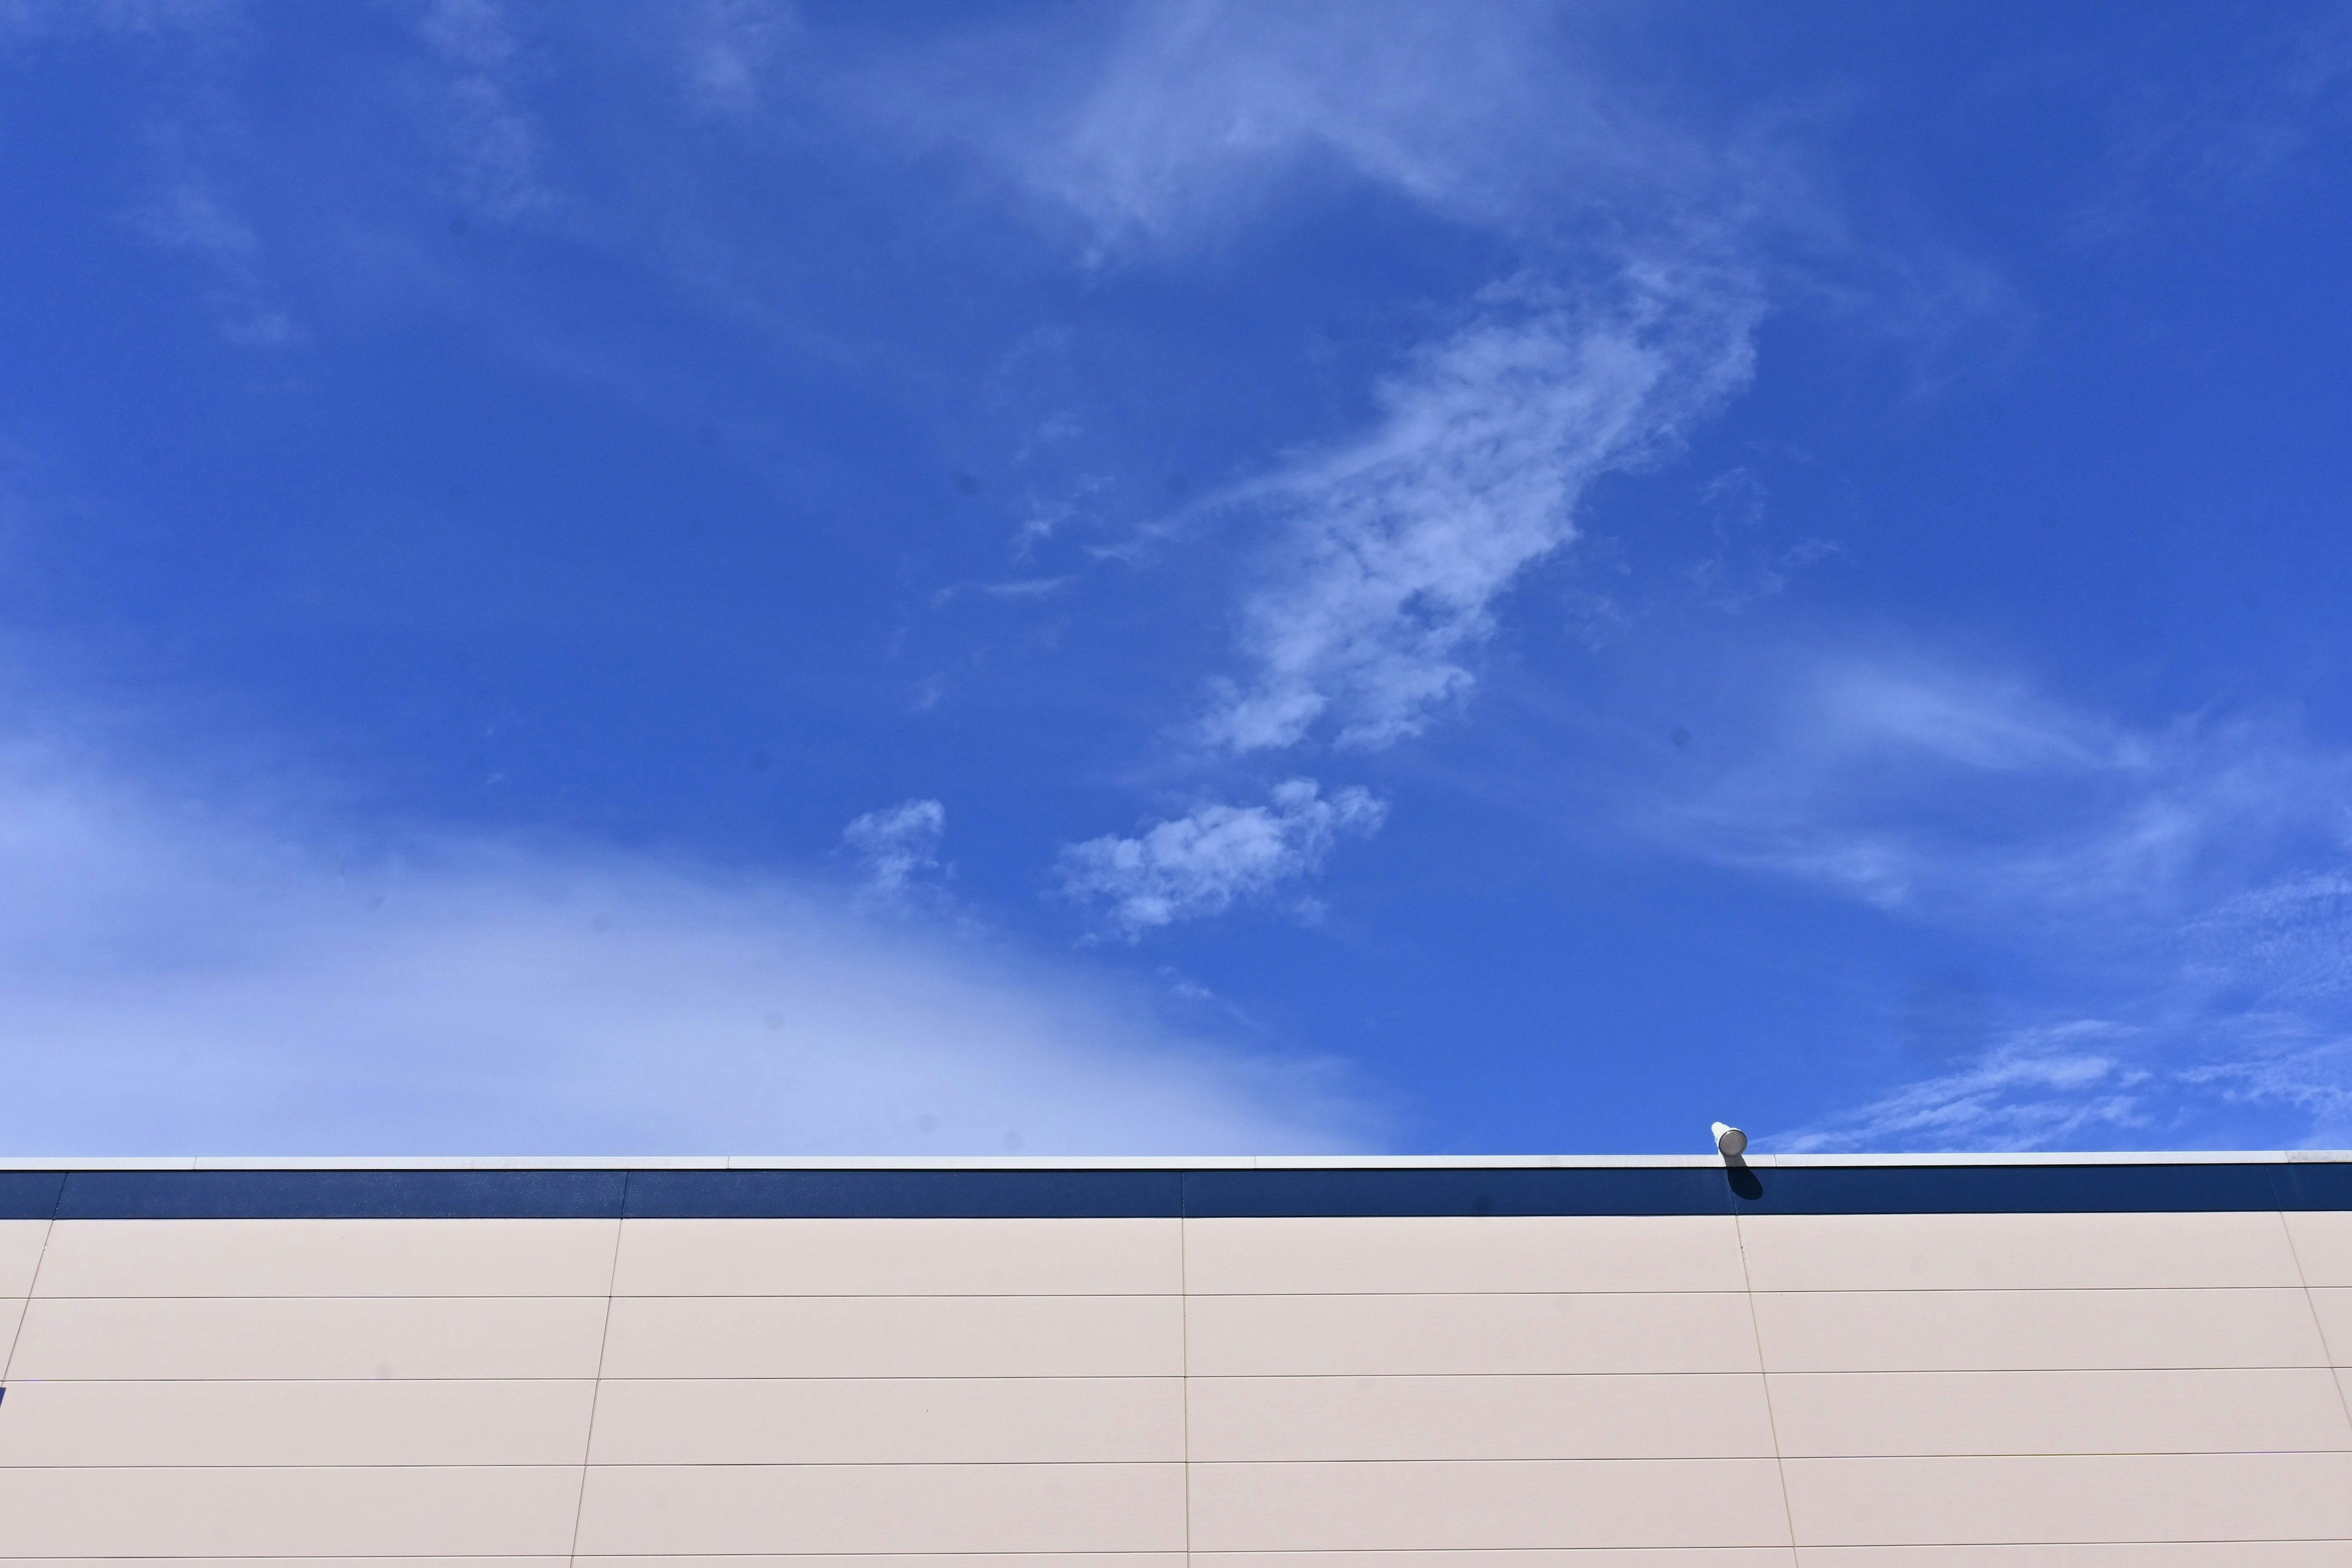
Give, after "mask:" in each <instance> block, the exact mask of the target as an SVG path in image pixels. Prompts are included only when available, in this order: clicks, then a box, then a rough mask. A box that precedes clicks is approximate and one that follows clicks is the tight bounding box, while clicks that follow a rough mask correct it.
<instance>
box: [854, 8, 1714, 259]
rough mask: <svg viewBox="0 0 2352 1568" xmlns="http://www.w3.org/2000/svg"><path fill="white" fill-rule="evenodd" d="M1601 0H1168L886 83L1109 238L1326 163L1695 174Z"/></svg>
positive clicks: (1594, 175) (1389, 182)
mask: <svg viewBox="0 0 2352 1568" xmlns="http://www.w3.org/2000/svg"><path fill="white" fill-rule="evenodd" d="M1594 20H1595V19H1594V18H1593V17H1592V16H1591V13H1590V10H1589V8H1588V9H1587V10H1586V12H1585V13H1584V15H1583V16H1581V17H1580V16H1578V15H1577V13H1575V12H1573V11H1571V10H1570V9H1569V8H1568V7H1566V6H1561V5H1546V4H1535V5H1490V6H1429V5H1412V4H1408V3H1402V0H1355V3H1352V4H1318V3H1307V0H1289V3H1285V4H1270V5H1269V4H1257V5H1246V4H1231V3H1227V0H1171V3H1168V4H1160V5H1146V6H1135V7H1129V8H1127V9H1125V10H1123V11H1118V12H1111V13H1101V14H1097V15H1096V16H1085V17H1081V18H1077V19H1076V20H1075V21H1074V24H1073V25H1071V26H1066V27H1064V28H1061V29H1059V30H1058V31H1054V30H1048V31H1046V32H1045V33H1040V32H1039V31H1036V30H1023V31H1020V32H1015V33H1004V34H987V35H982V36H977V37H966V38H964V39H962V40H960V41H959V42H958V43H957V44H956V45H955V46H954V47H951V48H950V49H948V50H946V51H945V52H944V54H943V55H942V57H941V58H937V59H935V60H934V61H932V62H931V63H930V66H929V68H928V69H919V70H914V71H912V72H910V73H908V74H907V75H906V76H904V77H901V78H898V79H894V80H893V81H891V82H887V83H885V84H882V86H881V87H880V89H879V91H880V92H881V94H882V96H883V98H884V99H885V100H886V101H887V103H888V105H889V106H890V108H891V110H893V111H894V112H895V113H896V114H897V116H898V118H899V119H900V120H901V121H905V122H908V123H911V124H914V125H917V126H919V127H922V128H926V129H927V130H928V131H929V133H930V134H932V135H934V136H935V137H937V138H939V139H940V140H942V141H949V140H952V141H954V142H958V143H960V144H961V145H965V146H969V147H972V148H975V149H977V150H979V151H981V152H982V153H983V154H984V155H985V156H988V157H990V158H991V159H992V160H993V161H994V162H995V163H996V164H997V165H998V166H999V167H1000V168H1001V169H1002V170H1003V171H1004V172H1005V173H1006V174H1008V175H1009V176H1010V177H1011V178H1012V180H1013V182H1014V183H1015V184H1017V185H1018V186H1020V187H1021V188H1023V189H1024V190H1025V191H1026V192H1027V193H1028V194H1029V195H1031V196H1032V197H1033V198H1034V199H1035V200H1036V201H1038V202H1039V203H1041V204H1043V205H1045V206H1046V207H1048V208H1051V209H1053V210H1056V211H1059V212H1061V213H1064V214H1067V215H1070V216H1075V217H1076V219H1077V220H1078V221H1079V223H1080V224H1081V225H1082V226H1083V228H1084V231H1085V233H1086V235H1087V242H1088V244H1089V245H1090V247H1092V248H1093V249H1094V251H1095V252H1096V253H1097V255H1108V254H1116V253H1118V252H1121V251H1127V250H1131V249H1134V248H1136V247H1142V246H1150V245H1159V244H1165V243H1169V242H1181V241H1183V240H1186V239H1189V238H1192V237H1196V236H1198V235H1201V234H1202V233H1208V232H1214V231H1216V230H1219V229H1222V228H1224V227H1227V226H1231V225H1232V224H1234V222H1236V221H1238V220H1240V219H1241V218H1243V217H1244V216H1251V215H1255V214H1257V213H1261V212H1263V211H1265V210H1267V208H1268V207H1269V206H1271V205H1274V204H1275V203H1276V202H1277V201H1278V200H1280V199H1281V198H1283V197H1285V196H1286V195H1295V194H1296V193H1297V191H1298V190H1299V189H1301V188H1302V187H1306V186H1307V185H1308V184H1310V183H1311V182H1318V181H1319V182H1328V181H1329V179H1330V178H1331V176H1333V175H1334V174H1337V175H1339V177H1341V178H1342V179H1346V180H1352V181H1357V182H1362V183H1366V184H1372V185H1375V186H1379V187H1381V188H1384V189H1387V190H1390V191H1392V192H1394V193H1396V194H1398V195H1401V196H1402V197H1404V198H1405V199H1408V200H1411V201H1412V202H1414V203H1416V204H1419V205H1423V206H1426V207H1428V208H1429V209H1431V210H1433V211H1434V212H1437V213H1440V214H1444V215H1446V216H1453V217H1456V218H1460V219H1463V220H1465V221H1469V222H1475V223H1508V224H1519V223H1542V222H1547V221H1550V220H1552V219H1556V218H1558V217H1559V216H1561V215H1563V214H1564V213H1567V212H1570V211H1578V210H1591V209H1593V208H1598V207H1603V206H1607V205H1612V203H1623V202H1626V201H1628V200H1629V199H1630V200H1635V201H1639V202H1641V203H1644V204H1649V205H1655V204H1657V203H1658V202H1659V200H1660V198H1661V197H1662V196H1665V195H1669V194H1671V195H1676V196H1679V195H1683V194H1685V193H1688V192H1690V191H1692V190H1694V189H1696V188H1697V187H1698V186H1701V185H1703V184H1705V183H1706V181H1707V180H1709V179H1711V178H1713V177H1714V176H1715V174H1716V171H1715V170H1714V168H1713V167H1712V166H1711V163H1710V160H1709V159H1708V158H1707V157H1706V155H1705V154H1704V153H1703V151H1702V150H1701V149H1700V148H1699V147H1697V146H1696V144H1695V143H1694V142H1691V141H1690V140H1689V139H1686V138H1684V137H1682V136H1680V135H1678V134H1676V133H1675V132H1674V131H1673V130H1671V129H1670V128H1668V127H1666V126H1664V125H1661V124H1659V123H1656V122H1654V121H1651V120H1649V119H1647V118H1644V117H1642V116H1639V115H1637V114H1635V113H1633V112H1632V111H1631V110H1629V107H1628V105H1627V104H1626V102H1625V101H1624V100H1623V97H1622V95H1621V94H1619V93H1616V92H1613V91H1612V83H1613V82H1614V81H1615V80H1616V79H1617V75H1616V73H1614V72H1612V70H1611V69H1609V68H1606V67H1603V66H1601V65H1599V64H1597V63H1596V62H1595V61H1594V60H1593V59H1591V58H1589V56H1588V53H1587V51H1585V50H1584V49H1583V48H1582V47H1581V42H1582V39H1581V37H1580V35H1589V34H1591V33H1592V32H1593V31H1595V30H1596V29H1595V28H1594V27H1593V26H1592V25H1591V24H1592V23H1593V21H1594ZM1579 22H1581V23H1582V24H1584V25H1583V26H1576V25H1574V24H1577V23H1579ZM1015 81H1017V82H1018V83H1019V84H1020V88H1019V91H1018V92H1017V93H1012V92H1007V91H1004V90H1003V89H1002V88H1001V87H999V86H997V85H995V84H1003V83H1011V82H1015ZM1539 214H1540V215H1542V216H1538V215H1539Z"/></svg>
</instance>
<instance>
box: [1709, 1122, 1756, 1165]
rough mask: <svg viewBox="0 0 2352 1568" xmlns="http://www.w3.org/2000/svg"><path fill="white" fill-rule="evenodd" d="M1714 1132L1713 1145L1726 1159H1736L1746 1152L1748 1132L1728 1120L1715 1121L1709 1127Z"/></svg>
mask: <svg viewBox="0 0 2352 1568" xmlns="http://www.w3.org/2000/svg"><path fill="white" fill-rule="evenodd" d="M1710 1131H1713V1132H1714V1133H1715V1146H1716V1148H1717V1150H1719V1151H1720V1152H1722V1154H1723V1157H1724V1158H1725V1159H1727V1160H1737V1159H1738V1158H1739V1156H1741V1155H1742V1154H1745V1153H1746V1152H1748V1134H1747V1133H1745V1132H1742V1131H1740V1130H1739V1129H1738V1128H1737V1127H1734V1126H1733V1125H1732V1124H1731V1123H1730V1122H1728V1121H1717V1122H1716V1123H1715V1124H1714V1125H1713V1127H1712V1128H1711V1129H1710Z"/></svg>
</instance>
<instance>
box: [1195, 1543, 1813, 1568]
mask: <svg viewBox="0 0 2352 1568" xmlns="http://www.w3.org/2000/svg"><path fill="white" fill-rule="evenodd" d="M1192 1563H1193V1565H1194V1568H1797V1555H1796V1553H1795V1552H1793V1551H1791V1550H1790V1548H1788V1547H1786V1546H1667V1547H1654V1546H1637V1547H1631V1548H1628V1549H1626V1550H1624V1551H1622V1552H1621V1551H1617V1550H1614V1549H1612V1548H1610V1547H1605V1546H1604V1547H1601V1548H1598V1549H1591V1548H1580V1547H1569V1548H1566V1549H1564V1550H1559V1551H1549V1552H1548V1551H1540V1550H1538V1551H1528V1552H1507V1551H1496V1552H1194V1553H1192Z"/></svg>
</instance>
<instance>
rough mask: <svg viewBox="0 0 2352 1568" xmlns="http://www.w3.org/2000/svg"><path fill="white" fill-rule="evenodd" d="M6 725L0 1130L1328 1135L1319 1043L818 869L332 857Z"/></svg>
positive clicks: (1304, 1140) (1088, 1146)
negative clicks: (1275, 1037)
mask: <svg viewBox="0 0 2352 1568" xmlns="http://www.w3.org/2000/svg"><path fill="white" fill-rule="evenodd" d="M284 816H285V814H283V813H275V812H267V811H247V812H238V811H236V810H232V809H229V808H226V807H223V806H221V805H209V806H207V805H198V804H194V803H192V802H189V801H186V800H183V799H177V798H173V796H172V795H171V794H170V793H169V792H166V793H164V794H163V795H156V794H153V793H150V792H148V791H145V790H143V789H142V788H140V787H139V786H137V785H136V784H133V783H131V782H130V781H129V780H127V779H126V778H125V777H124V776H123V775H122V774H121V773H120V772H119V771H118V770H116V769H113V768H111V767H110V766H108V765H106V764H104V763H100V762H98V761H95V760H93V759H91V758H89V757H88V756H78V755H75V754H73V753H71V752H68V751H67V750H65V749H63V748H61V747H59V746H58V745H55V744H45V743H43V744H37V743H34V742H22V741H20V742H15V743H13V744H11V745H9V746H8V747H7V748H6V749H5V752H0V1057H5V1062H6V1066H7V1071H8V1082H9V1092H8V1094H7V1096H6V1097H5V1100H0V1148H5V1149H6V1150H7V1151H8V1152H14V1153H33V1152H41V1153H60V1152H78V1153H86V1154H99V1153H108V1154H116V1153H124V1154H129V1153H148V1154H161V1153H186V1152H215V1153H343V1154H349V1153H376V1152H383V1153H395V1152H411V1153H450V1152H459V1153H462V1152H519V1153H541V1152H620V1153H631V1152H714V1151H716V1152H765V1151H780V1152H846V1153H858V1152H999V1153H1001V1152H1005V1151H1006V1150H1007V1149H1008V1148H1012V1147H1015V1146H1017V1147H1019V1148H1021V1149H1024V1150H1025V1151H1027V1152H1189V1151H1194V1150H1198V1151H1203V1152H1207V1151H1228V1152H1231V1151H1245V1150H1294V1149H1330V1148H1334V1147H1339V1146H1345V1145H1347V1144H1348V1143H1349V1142H1352V1140H1353V1139H1354V1138H1355V1137H1356V1136H1357V1135H1358V1134H1359V1131H1360V1128H1361V1126H1362V1122H1361V1121H1360V1119H1359V1118H1358V1117H1357V1116H1356V1114H1355V1112H1354V1111H1353V1110H1350V1108H1349V1107H1348V1106H1346V1105H1344V1104H1342V1103H1341V1102H1340V1101H1339V1100H1337V1099H1336V1098H1334V1097H1333V1096H1332V1095H1331V1094H1330V1093H1329V1092H1328V1089H1329V1087H1330V1085H1329V1082H1328V1076H1327V1075H1326V1074H1324V1073H1322V1072H1320V1071H1318V1070H1316V1069H1312V1068H1293V1067H1286V1066H1283V1065H1280V1064H1273V1063H1268V1062H1265V1061H1264V1060H1261V1059H1252V1058H1243V1057H1240V1056H1236V1055H1233V1054H1229V1053H1226V1052H1224V1051H1223V1050H1222V1049H1220V1048H1219V1047H1217V1046H1215V1045H1214V1044H1213V1043H1212V1042H1205V1041H1202V1040H1200V1039H1198V1038H1196V1037H1187V1036H1184V1035H1182V1034H1181V1033H1178V1032H1176V1031H1174V1030H1172V1029H1171V1028H1169V1027H1166V1026H1161V1025H1160V1024H1159V1023H1157V1022H1155V1021H1154V1020H1153V1017H1152V1015H1151V1011H1150V1004H1149V1003H1148V1001H1146V1000H1145V999H1144V998H1143V997H1142V996H1141V995H1140V994H1139V993H1129V992H1128V991H1125V990H1122V989H1121V988H1119V987H1118V986H1117V985H1114V984H1106V983H1104V982H1103V981H1101V980H1100V979H1098V978H1093V977H1089V976H1088V975H1087V973H1083V972H1080V971H1078V970H1076V969H1073V968H1071V967H1069V966H1067V965H1066V964H1065V963H1047V962H1042V961H1039V960H1037V959H1034V958H1031V957H1025V956H1024V955H1022V954H1021V953H1019V952H1013V951H1010V950H1006V949H1003V948H999V947H992V946H991V945H990V944H989V943H988V942H986V941H985V940H982V939H978V938H975V937H974V936H973V935H972V934H971V932H969V931H957V932H954V933H950V932H946V931H929V929H928V928H923V927H920V926H919V925H912V924H909V923H908V922H907V921H898V922H896V923H894V924H892V925H890V926H889V927H888V928H887V930H886V929H884V928H882V927H879V926H877V925H875V924H873V923H870V922H868V921H866V920H865V919H863V918H862V917H861V916H860V915H859V914H858V913H857V912H856V910H854V909H853V908H851V907H849V904H848V900H846V899H845V898H844V897H843V896H841V895H839V894H837V893H829V892H826V891H825V890H824V889H822V888H819V887H814V886H808V885H797V886H796V885H793V884H792V883H789V882H786V881H783V880H780V879H776V878H772V877H763V876H751V875H740V874H721V873H719V872H716V871H712V870H709V869H705V868H695V867H691V866H683V865H678V864H674V863H664V862H657V861H655V860H652V859H648V858H644V857H635V856H625V855H617V854H611V853H604V852H600V851H596V850H593V849H588V848H583V847H572V846H563V845H549V844H540V845H522V844H516V843H512V842H499V841H495V840H490V839H485V838H479V837H440V838H418V839H414V840H412V841H410V842H408V843H407V844H406V845H405V846H404V847H400V848H398V849H397V850H396V851H391V852H386V853H383V854H378V855H375V856H370V857H353V858H351V859H349V860H347V861H344V862H343V863H342V864H341V865H340V866H339V864H338V857H337V856H336V855H335V854H334V853H332V852H331V851H330V850H327V849H324V848H322V847H321V844H322V842H324V841H326V840H328V839H330V838H331V837H333V836H332V835H331V834H327V833H324V832H312V831H308V830H303V831H294V830H289V829H287V828H286V827H284V826H282V820H281V819H282V818H283V817H284Z"/></svg>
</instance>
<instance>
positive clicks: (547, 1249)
mask: <svg viewBox="0 0 2352 1568" xmlns="http://www.w3.org/2000/svg"><path fill="white" fill-rule="evenodd" d="M619 1228H620V1222H619V1221H618V1220H609V1219H348V1220H346V1219H158V1220H147V1219H89V1220H59V1221H58V1226H57V1230H56V1233H55V1234H54V1235H52V1236H51V1237H50V1238H49V1251H48V1257H47V1260H46V1261H45V1262H44V1263H43V1264H42V1266H41V1288H40V1290H39V1292H38V1293H39V1294H40V1295H43V1296H602V1295H604V1292H605V1289H606V1287H607V1284H608V1282H609V1281H610V1280H611V1279H612V1277H613V1247H614V1239H615V1237H616V1235H617V1233H618V1231H619Z"/></svg>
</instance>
